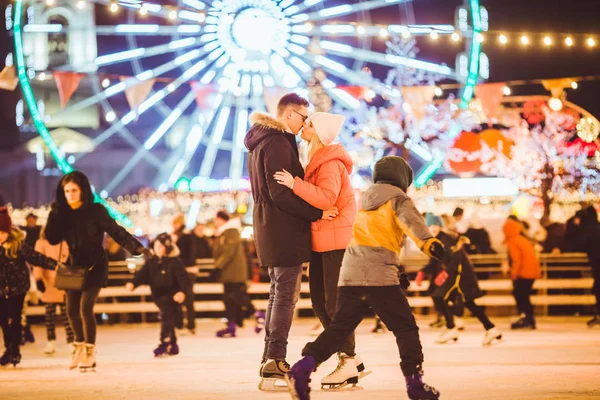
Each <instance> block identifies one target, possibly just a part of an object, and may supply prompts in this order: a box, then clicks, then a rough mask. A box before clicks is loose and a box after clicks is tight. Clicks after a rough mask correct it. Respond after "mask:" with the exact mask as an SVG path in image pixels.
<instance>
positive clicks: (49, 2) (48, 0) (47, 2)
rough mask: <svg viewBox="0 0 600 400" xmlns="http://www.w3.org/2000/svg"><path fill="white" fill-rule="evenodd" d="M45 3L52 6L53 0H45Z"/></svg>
mask: <svg viewBox="0 0 600 400" xmlns="http://www.w3.org/2000/svg"><path fill="white" fill-rule="evenodd" d="M46 5H47V6H48V7H52V6H53V5H54V0H46Z"/></svg>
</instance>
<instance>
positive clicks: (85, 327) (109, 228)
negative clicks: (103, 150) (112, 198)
mask: <svg viewBox="0 0 600 400" xmlns="http://www.w3.org/2000/svg"><path fill="white" fill-rule="evenodd" d="M105 233H108V235H109V236H111V237H112V238H113V239H114V240H115V241H116V242H117V243H119V244H120V245H121V246H123V247H124V248H125V249H126V250H128V251H129V252H130V253H131V254H133V255H141V254H143V253H144V246H142V244H141V243H140V242H138V241H137V240H136V239H135V238H133V236H131V234H129V233H128V232H127V231H126V230H125V229H124V228H122V227H121V226H119V225H117V223H116V222H115V221H114V220H113V219H112V218H111V217H110V216H109V215H108V211H107V210H106V208H104V206H102V205H101V204H98V203H94V194H93V193H92V188H91V186H90V182H89V180H88V178H87V177H86V176H85V175H84V174H83V173H81V172H79V171H74V172H71V173H70V174H67V175H65V176H63V178H62V179H61V180H60V182H59V183H58V187H57V189H56V200H55V201H54V203H52V206H51V210H50V214H49V215H48V223H47V225H46V238H47V239H48V241H49V242H50V244H52V245H57V244H60V243H61V242H62V241H63V240H64V241H66V242H67V244H68V246H69V253H70V254H71V260H70V261H71V263H72V264H73V265H74V266H78V267H85V268H88V272H87V276H86V278H85V283H84V286H83V289H82V290H67V314H68V316H69V321H70V322H71V326H72V327H73V332H74V333H75V342H74V345H75V352H74V353H73V358H72V360H71V364H70V368H71V369H73V368H76V367H77V366H79V367H80V368H82V369H85V368H93V367H94V366H95V364H96V356H95V344H96V319H95V317H94V304H95V303H96V299H97V298H98V294H99V293H100V289H101V288H103V287H105V286H106V284H107V283H108V261H107V257H106V253H105V252H104V249H103V247H102V242H103V239H104V234H105Z"/></svg>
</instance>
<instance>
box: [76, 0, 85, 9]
mask: <svg viewBox="0 0 600 400" xmlns="http://www.w3.org/2000/svg"><path fill="white" fill-rule="evenodd" d="M75 7H77V8H78V9H80V10H83V9H84V8H85V0H79V1H78V2H77V4H75Z"/></svg>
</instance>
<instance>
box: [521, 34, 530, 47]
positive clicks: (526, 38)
mask: <svg viewBox="0 0 600 400" xmlns="http://www.w3.org/2000/svg"><path fill="white" fill-rule="evenodd" d="M521 44H522V45H523V46H527V45H528V44H529V38H528V37H527V36H525V35H523V36H521Z"/></svg>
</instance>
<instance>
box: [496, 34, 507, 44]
mask: <svg viewBox="0 0 600 400" xmlns="http://www.w3.org/2000/svg"><path fill="white" fill-rule="evenodd" d="M498 41H499V42H500V44H506V43H508V38H507V37H506V35H500V36H499V37H498Z"/></svg>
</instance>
